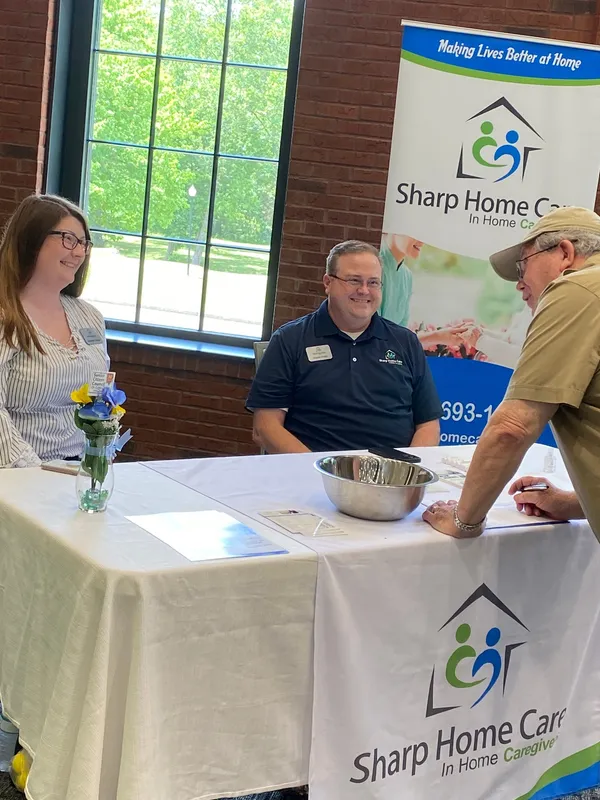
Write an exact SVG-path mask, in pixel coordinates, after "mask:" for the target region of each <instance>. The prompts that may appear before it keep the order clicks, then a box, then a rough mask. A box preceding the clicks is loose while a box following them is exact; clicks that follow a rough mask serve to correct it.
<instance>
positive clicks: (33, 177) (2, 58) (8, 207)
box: [0, 0, 55, 221]
mask: <svg viewBox="0 0 600 800" xmlns="http://www.w3.org/2000/svg"><path fill="white" fill-rule="evenodd" d="M54 3H55V0H0V220H2V221H3V220H4V219H5V218H6V217H7V216H8V215H9V214H10V213H11V212H12V211H13V210H14V208H15V205H16V204H17V203H18V202H19V201H20V200H21V199H22V198H23V197H27V195H29V194H31V192H34V191H37V190H39V189H40V188H41V186H42V174H43V165H44V150H45V144H46V126H47V112H48V90H49V82H50V56H51V43H52V33H53V23H54Z"/></svg>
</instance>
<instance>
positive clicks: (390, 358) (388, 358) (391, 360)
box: [379, 350, 404, 367]
mask: <svg viewBox="0 0 600 800" xmlns="http://www.w3.org/2000/svg"><path fill="white" fill-rule="evenodd" d="M379 363H380V364H396V365H397V366H398V367H402V366H404V362H403V361H402V359H400V358H398V356H397V354H396V353H394V351H393V350H387V351H386V354H385V357H384V358H380V359H379Z"/></svg>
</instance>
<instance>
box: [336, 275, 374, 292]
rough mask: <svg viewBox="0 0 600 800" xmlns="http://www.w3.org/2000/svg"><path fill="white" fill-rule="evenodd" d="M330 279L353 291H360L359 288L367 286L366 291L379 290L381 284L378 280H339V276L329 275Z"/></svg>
mask: <svg viewBox="0 0 600 800" xmlns="http://www.w3.org/2000/svg"><path fill="white" fill-rule="evenodd" d="M329 277H330V278H335V279H336V280H338V281H343V283H347V284H348V286H351V287H352V288H353V289H360V287H361V286H364V285H365V284H366V285H367V289H373V290H377V289H381V287H382V286H383V282H382V281H380V280H379V278H369V280H366V281H365V280H361V278H340V276H339V275H330V276H329Z"/></svg>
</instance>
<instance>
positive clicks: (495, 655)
mask: <svg viewBox="0 0 600 800" xmlns="http://www.w3.org/2000/svg"><path fill="white" fill-rule="evenodd" d="M478 600H486V601H487V602H489V603H491V604H492V605H493V606H494V607H495V608H497V609H498V610H499V611H501V612H502V613H503V614H505V615H506V616H507V617H508V618H509V619H511V620H513V621H514V622H516V623H517V624H518V625H519V626H520V627H521V628H522V629H523V630H525V631H527V632H528V633H529V629H528V628H527V626H526V625H525V624H524V623H523V622H521V620H520V619H519V618H518V617H517V616H516V614H514V613H513V612H512V611H511V610H510V608H509V607H508V606H507V605H505V604H504V603H503V602H502V600H500V598H499V597H498V596H497V595H496V594H494V592H492V590H491V589H490V588H489V587H488V586H487V585H486V584H485V583H482V584H481V586H479V587H478V588H477V589H475V591H474V592H473V593H472V594H471V595H469V597H468V598H467V599H466V600H465V602H464V603H462V605H461V606H459V608H458V609H457V610H456V611H455V612H454V613H453V614H452V615H451V616H450V617H449V618H448V619H447V620H446V622H444V624H443V625H442V627H441V628H440V629H439V630H438V633H440V632H441V631H442V630H444V628H446V627H447V626H448V625H450V624H451V623H453V622H454V621H455V620H458V618H459V617H460V616H461V615H462V614H463V613H464V612H465V611H466V610H467V609H468V608H469V607H470V606H472V605H473V604H474V603H476V602H477V601H478ZM471 632H472V631H471V626H470V625H469V624H468V623H466V622H461V623H460V624H459V625H458V627H457V629H456V631H455V640H456V642H457V644H458V647H456V648H455V649H454V650H453V652H452V653H451V654H450V656H449V657H448V660H447V661H446V665H445V675H444V678H445V681H446V684H447V685H449V686H451V687H452V688H453V689H455V690H456V691H461V690H464V689H472V688H473V687H475V686H478V685H482V684H485V683H486V678H485V677H484V678H478V677H477V675H478V673H479V672H480V670H481V669H482V668H483V667H485V666H491V667H492V675H491V677H490V678H489V681H488V682H487V685H485V686H482V687H481V688H482V693H481V694H480V695H479V697H478V698H477V699H476V700H475V702H473V703H472V704H471V708H475V706H477V705H479V703H480V702H481V701H482V700H484V698H485V697H486V696H487V695H488V694H489V693H490V692H491V691H492V689H493V688H494V686H495V685H496V684H497V683H498V681H499V680H500V676H501V675H502V694H503V695H504V692H505V690H506V682H507V679H508V672H509V669H510V663H511V658H512V655H513V653H514V651H515V650H516V649H517V648H519V647H522V646H523V645H524V644H526V643H527V642H525V641H522V642H515V643H513V644H506V645H504V646H503V649H504V653H502V652H501V650H502V646H501V645H500V643H501V640H502V630H501V628H500V627H499V626H492V627H491V628H490V629H489V630H488V631H487V634H486V637H485V642H486V649H484V650H482V652H480V653H477V652H476V650H475V649H474V648H473V647H472V645H470V644H468V641H469V639H470V636H471ZM498 645H500V647H499V646H498ZM467 661H471V677H472V678H473V680H469V681H465V680H462V679H461V678H459V677H458V675H457V667H458V665H459V664H461V663H463V662H467ZM435 675H436V665H434V666H433V667H432V670H431V679H430V681H429V691H428V693H427V708H426V712H425V717H426V718H427V717H433V716H436V715H438V714H443V713H445V712H446V711H454V710H455V709H457V708H461V707H462V704H461V703H457V704H456V705H445V706H444V705H440V706H436V705H435V700H434V693H435V691H434V690H435Z"/></svg>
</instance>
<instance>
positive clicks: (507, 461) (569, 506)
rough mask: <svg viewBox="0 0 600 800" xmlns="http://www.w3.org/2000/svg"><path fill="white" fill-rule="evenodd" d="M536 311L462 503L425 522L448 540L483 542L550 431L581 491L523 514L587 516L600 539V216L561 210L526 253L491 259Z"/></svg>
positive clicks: (524, 496) (551, 492) (540, 496)
mask: <svg viewBox="0 0 600 800" xmlns="http://www.w3.org/2000/svg"><path fill="white" fill-rule="evenodd" d="M490 261H491V263H492V266H493V267H494V269H495V271H496V272H497V273H498V275H500V277H502V278H504V279H505V280H509V281H515V282H516V286H517V289H518V290H519V291H520V292H521V294H522V296H523V300H524V301H525V302H526V303H527V304H528V305H529V307H530V308H531V309H532V310H533V311H534V312H535V313H534V317H533V320H532V322H531V325H530V326H529V330H528V332H527V338H526V340H525V343H524V345H523V349H522V351H521V355H520V358H519V361H518V363H517V366H516V369H515V372H514V374H513V377H512V379H511V382H510V384H509V387H508V390H507V392H506V396H505V398H504V401H503V402H502V403H501V405H500V406H499V407H498V409H497V410H496V412H495V413H494V415H493V416H492V418H491V420H490V422H489V424H488V425H487V427H486V429H485V431H484V433H483V435H482V437H481V439H480V441H479V444H478V445H477V448H476V450H475V453H474V456H473V460H472V462H471V467H470V469H469V472H468V475H467V478H466V480H465V485H464V488H463V491H462V494H461V498H460V500H459V501H458V503H457V504H456V503H434V504H433V505H432V506H430V507H429V508H428V509H427V511H426V512H425V513H424V515H423V519H425V520H426V521H427V522H429V524H430V525H432V526H433V527H434V528H436V530H438V531H441V532H442V533H445V534H448V535H449V536H456V537H469V536H478V535H479V534H480V533H481V532H482V531H483V529H484V528H485V516H486V514H487V512H488V511H489V509H490V508H491V507H492V505H493V503H494V502H495V500H496V499H497V498H498V496H499V494H500V493H501V491H502V489H503V488H504V486H505V485H506V484H507V483H508V481H509V480H510V479H511V477H512V476H513V475H514V473H515V471H516V470H517V469H518V467H519V464H520V463H521V461H522V459H523V456H524V455H525V453H526V452H527V450H528V449H529V447H531V445H532V444H533V443H534V442H535V441H536V440H537V438H538V437H539V435H540V434H541V432H542V430H543V428H544V426H545V425H546V423H547V422H550V424H551V427H552V430H553V432H554V435H555V437H556V440H557V443H558V446H559V448H560V451H561V453H562V456H563V458H564V461H565V464H566V466H567V469H568V471H569V475H570V477H571V480H572V482H573V486H574V488H575V492H564V491H561V490H559V489H556V488H555V487H553V486H550V487H549V488H548V489H547V490H545V491H537V492H535V491H532V492H527V493H523V492H522V491H521V490H522V489H523V487H524V486H527V485H531V484H532V483H534V482H535V481H536V479H535V478H521V479H519V480H517V481H516V482H515V483H514V484H513V486H512V487H511V493H513V494H515V500H516V502H517V504H518V506H519V508H520V509H521V510H523V511H525V513H527V514H535V515H537V516H541V517H550V518H552V519H561V520H564V519H576V518H581V517H584V516H585V517H587V519H588V521H589V523H590V526H591V528H592V530H593V531H594V533H595V534H596V537H597V538H598V539H600V217H599V216H598V215H597V214H594V213H593V212H592V211H589V210H588V209H585V208H577V207H566V208H558V209H555V210H554V211H551V212H550V213H549V214H546V216H544V217H542V219H540V220H539V221H538V222H537V223H536V224H535V225H534V226H533V227H532V228H531V229H530V230H529V232H528V233H527V236H526V237H525V239H524V240H523V241H522V242H521V243H520V244H518V245H515V246H514V247H510V248H508V249H506V250H503V251H501V252H499V253H496V254H495V255H493V256H491V258H490Z"/></svg>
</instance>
